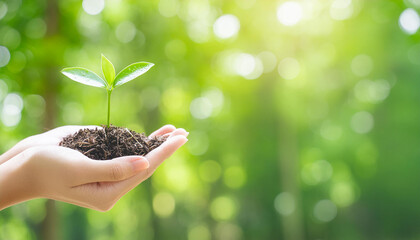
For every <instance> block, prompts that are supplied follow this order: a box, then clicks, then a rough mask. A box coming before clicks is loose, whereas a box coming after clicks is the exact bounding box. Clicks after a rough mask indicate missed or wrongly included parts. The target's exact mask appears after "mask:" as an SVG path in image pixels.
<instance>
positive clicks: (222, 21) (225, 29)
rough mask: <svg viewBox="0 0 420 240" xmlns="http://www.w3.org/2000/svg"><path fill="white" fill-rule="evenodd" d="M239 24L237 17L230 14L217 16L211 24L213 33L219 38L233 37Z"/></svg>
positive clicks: (237, 30)
mask: <svg viewBox="0 0 420 240" xmlns="http://www.w3.org/2000/svg"><path fill="white" fill-rule="evenodd" d="M240 27H241V24H240V22H239V19H238V18H237V17H236V16H234V15H232V14H226V15H223V16H221V17H219V18H218V19H217V20H216V21H215V22H214V25H213V31H214V34H216V36H217V37H219V38H221V39H227V38H231V37H234V36H236V35H237V34H238V32H239V29H240Z"/></svg>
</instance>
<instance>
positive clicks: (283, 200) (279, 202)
mask: <svg viewBox="0 0 420 240" xmlns="http://www.w3.org/2000/svg"><path fill="white" fill-rule="evenodd" d="M274 207H275V209H276V210H277V212H278V213H279V214H281V215H284V216H289V215H290V214H292V213H293V212H294V211H295V208H296V204H295V198H294V197H293V195H292V194H291V193H288V192H282V193H280V194H279V195H277V196H276V198H275V199H274Z"/></svg>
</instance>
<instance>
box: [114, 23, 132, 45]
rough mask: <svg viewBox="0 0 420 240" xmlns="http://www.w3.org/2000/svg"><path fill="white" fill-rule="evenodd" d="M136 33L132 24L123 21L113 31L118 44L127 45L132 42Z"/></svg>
mask: <svg viewBox="0 0 420 240" xmlns="http://www.w3.org/2000/svg"><path fill="white" fill-rule="evenodd" d="M136 31H137V29H136V26H135V25H134V24H133V23H132V22H130V21H125V22H122V23H120V24H119V25H118V26H117V28H116V29H115V36H116V37H117V39H118V40H119V41H120V42H122V43H129V42H131V41H133V39H134V37H135V36H136Z"/></svg>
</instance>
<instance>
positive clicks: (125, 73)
mask: <svg viewBox="0 0 420 240" xmlns="http://www.w3.org/2000/svg"><path fill="white" fill-rule="evenodd" d="M154 65H155V64H153V63H149V62H137V63H133V64H130V65H129V66H127V67H126V68H124V69H123V70H121V72H119V73H118V74H117V76H115V68H114V65H113V64H112V63H111V61H109V60H108V59H107V58H106V57H105V56H104V55H103V54H102V72H103V74H104V77H105V80H104V79H103V78H101V77H99V76H98V75H97V74H96V73H94V72H92V71H90V70H88V69H86V68H81V67H70V68H64V69H63V70H61V72H62V73H63V74H64V75H66V76H67V77H68V78H70V79H71V80H73V81H76V82H79V83H82V84H85V85H88V86H93V87H99V88H105V89H106V91H107V96H108V115H107V126H108V127H109V126H110V125H109V119H110V112H111V93H112V91H113V90H114V88H116V87H119V86H121V85H123V84H125V83H127V82H129V81H131V80H133V79H135V78H137V77H138V76H140V75H142V74H144V73H145V72H147V71H148V70H149V69H150V68H151V67H153V66H154Z"/></svg>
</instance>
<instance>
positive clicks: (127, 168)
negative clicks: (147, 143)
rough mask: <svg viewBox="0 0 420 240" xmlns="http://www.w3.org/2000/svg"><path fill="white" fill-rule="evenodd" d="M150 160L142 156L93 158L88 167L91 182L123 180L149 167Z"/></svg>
mask: <svg viewBox="0 0 420 240" xmlns="http://www.w3.org/2000/svg"><path fill="white" fill-rule="evenodd" d="M149 166H150V165H149V161H147V159H146V158H145V157H142V156H125V157H119V158H114V159H112V160H92V161H90V164H89V167H88V169H86V170H88V172H87V174H88V179H87V180H88V181H89V182H113V181H121V180H124V179H127V178H130V177H132V176H134V175H135V174H136V173H138V172H140V171H142V170H145V169H147V168H149Z"/></svg>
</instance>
